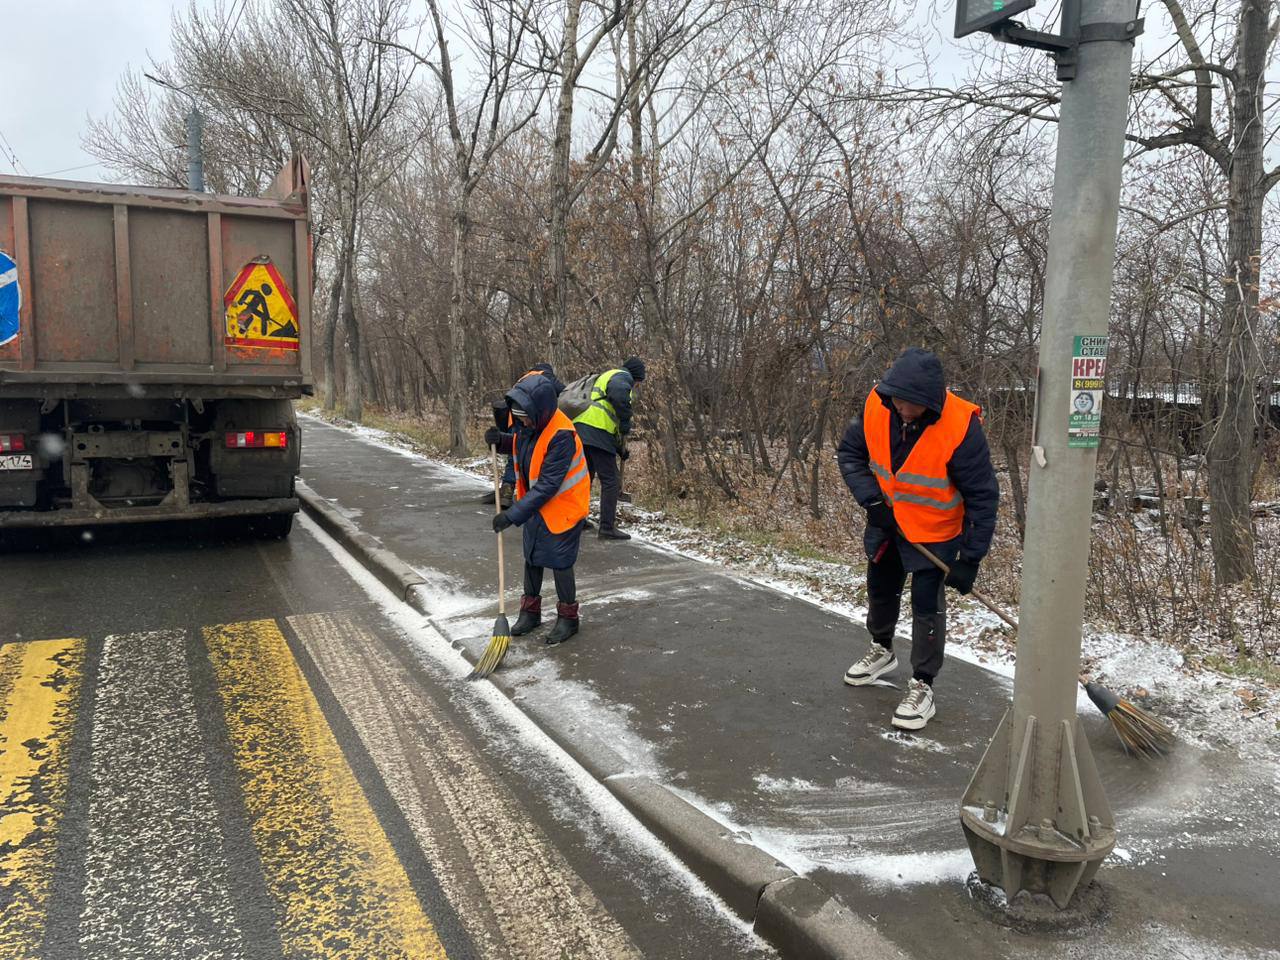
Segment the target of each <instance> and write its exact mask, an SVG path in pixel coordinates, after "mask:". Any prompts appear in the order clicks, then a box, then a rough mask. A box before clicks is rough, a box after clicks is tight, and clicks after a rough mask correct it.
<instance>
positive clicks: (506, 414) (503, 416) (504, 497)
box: [480, 363, 564, 509]
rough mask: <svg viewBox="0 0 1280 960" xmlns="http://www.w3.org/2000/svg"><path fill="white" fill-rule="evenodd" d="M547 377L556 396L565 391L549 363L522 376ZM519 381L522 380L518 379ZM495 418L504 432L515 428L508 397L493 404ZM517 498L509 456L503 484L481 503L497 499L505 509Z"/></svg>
mask: <svg viewBox="0 0 1280 960" xmlns="http://www.w3.org/2000/svg"><path fill="white" fill-rule="evenodd" d="M538 376H542V377H546V378H547V379H548V380H550V381H551V385H552V386H553V387H555V388H556V396H557V397H558V396H560V394H562V393H564V384H563V383H561V382H560V379H559V378H558V377H557V376H556V372H555V370H554V369H553V368H552V366H551V364H549V363H535V364H534V365H533V367H532V369H530V370H529V371H528V372H527V373H525V374H524V375H523V376H521V377H520V380H523V379H524V378H525V377H538ZM516 382H517V383H519V382H520V381H519V380H517V381H516ZM493 420H494V423H495V424H496V425H497V427H498V429H499V430H501V431H503V432H504V433H510V432H511V431H513V430H514V429H515V424H514V423H513V422H512V420H511V408H510V407H509V406H507V398H506V397H503V398H502V399H501V400H499V401H498V402H497V403H495V404H494V405H493ZM515 498H516V465H515V461H513V460H512V459H511V457H510V456H508V457H507V463H506V466H505V467H504V468H503V470H502V484H501V486H500V487H499V489H498V491H497V492H496V493H495V492H494V491H493V490H489V491H488V492H486V493H485V494H484V496H482V497H481V498H480V502H481V503H493V502H494V501H495V500H497V501H498V502H499V503H500V504H501V505H502V507H503V508H504V509H505V508H507V507H509V506H511V504H512V503H513V502H514V501H515Z"/></svg>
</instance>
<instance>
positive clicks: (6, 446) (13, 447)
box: [0, 433, 27, 453]
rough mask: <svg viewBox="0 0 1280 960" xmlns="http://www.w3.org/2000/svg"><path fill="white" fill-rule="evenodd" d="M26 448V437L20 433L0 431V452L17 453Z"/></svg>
mask: <svg viewBox="0 0 1280 960" xmlns="http://www.w3.org/2000/svg"><path fill="white" fill-rule="evenodd" d="M25 449H27V438H26V437H25V436H24V435H23V434H21V433H0V453H17V452H18V451H21V450H25Z"/></svg>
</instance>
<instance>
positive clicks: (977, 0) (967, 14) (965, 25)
mask: <svg viewBox="0 0 1280 960" xmlns="http://www.w3.org/2000/svg"><path fill="white" fill-rule="evenodd" d="M1035 5H1036V0H956V33H955V35H956V36H957V37H963V36H967V35H968V34H970V33H977V32H978V31H981V30H990V29H991V28H992V27H994V26H995V25H996V24H998V23H1003V22H1004V21H1005V20H1008V19H1010V18H1011V17H1016V16H1017V15H1018V14H1020V13H1022V12H1023V11H1025V10H1030V9H1031V8H1032V7H1034V6H1035Z"/></svg>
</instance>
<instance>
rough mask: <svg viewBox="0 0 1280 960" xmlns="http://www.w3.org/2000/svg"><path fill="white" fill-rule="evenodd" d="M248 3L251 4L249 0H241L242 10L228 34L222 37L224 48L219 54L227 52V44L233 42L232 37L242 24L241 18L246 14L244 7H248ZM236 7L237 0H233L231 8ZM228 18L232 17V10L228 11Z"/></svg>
mask: <svg viewBox="0 0 1280 960" xmlns="http://www.w3.org/2000/svg"><path fill="white" fill-rule="evenodd" d="M248 5H249V0H240V12H239V13H237V14H236V19H235V21H234V22H233V23H232V24H231V29H229V30H228V31H227V33H226V36H224V37H223V38H222V49H221V50H220V51H219V55H221V54H224V53H226V52H227V44H229V43H230V42H231V37H232V35H233V34H234V33H235V32H236V27H238V26H240V18H241V17H243V16H244V8H245V7H247V6H248ZM235 7H236V3H235V0H231V9H232V10H234V9H235ZM227 19H228V20H230V19H231V11H230V10H228V11H227Z"/></svg>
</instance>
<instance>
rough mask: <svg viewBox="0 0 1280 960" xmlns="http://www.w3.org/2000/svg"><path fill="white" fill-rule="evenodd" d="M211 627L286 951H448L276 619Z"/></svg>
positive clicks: (377, 956) (338, 955)
mask: <svg viewBox="0 0 1280 960" xmlns="http://www.w3.org/2000/svg"><path fill="white" fill-rule="evenodd" d="M204 637H205V642H206V643H207V644H208V648H209V658H210V660H211V661H212V663H213V668H214V672H215V673H216V675H217V678H218V690H219V693H220V695H221V697H222V703H223V707H224V709H225V713H226V720H227V727H228V732H229V733H230V735H231V742H232V745H233V748H234V753H235V761H236V765H237V767H238V768H239V771H240V780H241V785H242V787H243V789H244V794H245V802H246V805H247V807H248V811H249V818H250V822H251V824H252V831H253V838H254V843H255V844H256V846H257V848H258V854H259V856H260V858H261V860H262V865H263V868H264V872H265V874H266V880H267V887H268V889H269V890H270V892H271V894H272V896H273V897H274V898H275V900H276V901H277V904H278V917H279V928H280V939H281V943H282V945H283V946H284V952H285V956H286V957H325V958H327V960H400V958H404V960H410V958H412V960H418V958H444V957H445V951H444V947H443V946H442V945H441V943H440V941H439V938H438V937H437V936H436V932H435V929H434V927H433V926H432V923H431V921H430V920H429V919H428V918H427V916H426V914H425V913H424V912H423V910H422V907H421V905H420V904H419V902H418V898H417V896H416V894H415V893H414V891H413V888H412V886H411V885H410V883H409V878H408V876H407V875H406V874H405V871H404V867H403V866H402V865H401V864H400V861H399V860H398V859H397V857H396V854H395V851H394V850H393V849H392V847H391V843H390V841H389V840H388V839H387V836H386V834H385V833H384V832H383V830H382V827H381V826H380V825H379V823H378V821H377V818H376V817H375V816H374V813H373V810H372V809H371V808H370V806H369V802H368V800H367V799H366V798H365V795H364V792H363V791H362V790H361V789H360V785H359V783H358V782H357V781H356V778H355V775H354V774H353V773H352V772H351V768H350V766H348V764H347V762H346V758H345V757H344V756H343V755H342V750H341V748H340V747H339V746H338V742H337V740H336V739H335V738H334V736H333V732H332V731H331V730H330V729H329V725H328V724H327V723H326V722H325V718H324V714H323V713H322V712H321V710H320V704H319V703H317V702H316V698H315V695H314V694H313V693H312V692H311V688H310V687H309V686H308V685H307V681H306V678H305V677H304V676H303V675H302V671H301V670H299V668H298V665H297V663H296V662H295V661H294V659H293V655H292V654H291V653H290V652H289V647H288V645H287V644H286V642H285V639H284V636H283V635H282V634H281V633H280V628H279V627H278V626H276V624H275V621H273V620H259V621H255V622H252V623H237V624H228V625H224V626H218V627H209V628H206V629H205V631H204Z"/></svg>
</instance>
